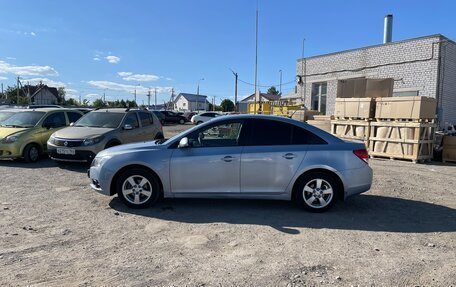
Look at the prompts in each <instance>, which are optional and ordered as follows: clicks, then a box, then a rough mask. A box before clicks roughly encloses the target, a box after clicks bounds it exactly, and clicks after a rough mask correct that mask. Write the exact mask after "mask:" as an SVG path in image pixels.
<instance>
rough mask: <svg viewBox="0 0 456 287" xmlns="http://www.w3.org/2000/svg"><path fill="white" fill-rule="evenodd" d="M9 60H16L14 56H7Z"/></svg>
mask: <svg viewBox="0 0 456 287" xmlns="http://www.w3.org/2000/svg"><path fill="white" fill-rule="evenodd" d="M6 59H7V60H16V58H14V57H6Z"/></svg>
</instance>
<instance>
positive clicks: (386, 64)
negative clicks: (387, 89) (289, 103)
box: [292, 34, 456, 127]
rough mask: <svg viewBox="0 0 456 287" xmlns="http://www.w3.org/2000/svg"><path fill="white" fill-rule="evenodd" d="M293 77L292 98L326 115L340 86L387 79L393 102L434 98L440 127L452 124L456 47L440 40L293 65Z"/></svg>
mask: <svg viewBox="0 0 456 287" xmlns="http://www.w3.org/2000/svg"><path fill="white" fill-rule="evenodd" d="M296 74H297V78H298V85H297V87H296V88H297V89H296V93H295V96H294V98H302V99H304V102H305V106H306V107H308V108H309V109H318V110H320V111H321V112H323V113H325V114H327V115H332V114H334V107H335V99H336V97H337V95H338V90H340V88H341V86H342V85H341V84H343V82H344V81H346V80H349V79H388V78H389V79H393V80H394V85H393V96H426V97H433V98H435V99H437V115H438V121H439V125H440V127H443V126H446V124H447V123H456V43H455V42H454V41H452V40H450V39H448V38H446V37H444V36H442V35H440V34H437V35H430V36H425V37H420V38H415V39H409V40H403V41H397V42H388V43H385V44H379V45H374V46H369V47H363V48H357V49H353V50H347V51H341V52H335V53H331V54H326V55H318V56H313V57H307V58H304V59H298V61H297V65H296ZM292 97H293V96H292Z"/></svg>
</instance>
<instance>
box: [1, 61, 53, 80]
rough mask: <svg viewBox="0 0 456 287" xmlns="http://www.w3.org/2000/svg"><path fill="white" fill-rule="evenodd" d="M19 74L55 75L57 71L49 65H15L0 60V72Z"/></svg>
mask: <svg viewBox="0 0 456 287" xmlns="http://www.w3.org/2000/svg"><path fill="white" fill-rule="evenodd" d="M8 73H9V74H15V75H20V76H57V75H58V74H59V73H57V71H56V70H55V69H54V68H52V67H50V66H36V65H32V66H15V65H11V64H9V63H7V62H5V61H1V60H0V74H8Z"/></svg>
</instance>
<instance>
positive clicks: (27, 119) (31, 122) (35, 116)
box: [1, 111, 45, 128]
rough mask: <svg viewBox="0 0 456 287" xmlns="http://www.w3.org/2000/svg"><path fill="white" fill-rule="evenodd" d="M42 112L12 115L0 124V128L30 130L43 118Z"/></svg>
mask: <svg viewBox="0 0 456 287" xmlns="http://www.w3.org/2000/svg"><path fill="white" fill-rule="evenodd" d="M44 114H45V113H44V112H37V111H30V112H19V113H14V115H12V116H10V117H9V118H7V119H6V120H4V121H2V122H1V125H2V127H13V128H30V127H33V126H35V125H36V124H37V123H38V122H39V121H40V119H41V118H42V117H43V116H44Z"/></svg>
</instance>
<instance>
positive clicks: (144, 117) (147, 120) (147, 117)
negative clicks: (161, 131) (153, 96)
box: [139, 112, 154, 127]
mask: <svg viewBox="0 0 456 287" xmlns="http://www.w3.org/2000/svg"><path fill="white" fill-rule="evenodd" d="M139 118H140V120H141V126H143V127H145V126H149V125H151V124H153V123H154V119H153V118H152V115H151V114H150V113H148V112H139Z"/></svg>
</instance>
